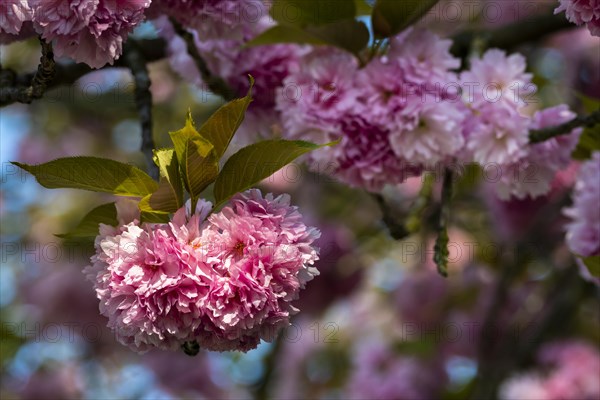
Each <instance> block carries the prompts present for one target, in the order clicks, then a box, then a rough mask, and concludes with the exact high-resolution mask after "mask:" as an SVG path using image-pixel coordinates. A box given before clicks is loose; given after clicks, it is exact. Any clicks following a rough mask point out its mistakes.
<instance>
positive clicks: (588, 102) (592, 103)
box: [576, 93, 600, 114]
mask: <svg viewBox="0 0 600 400" xmlns="http://www.w3.org/2000/svg"><path fill="white" fill-rule="evenodd" d="M576 96H577V98H579V100H580V101H581V104H583V109H584V110H585V112H586V113H588V114H589V113H592V112H594V111H596V110H599V109H600V99H596V98H594V97H590V96H586V95H585V94H583V93H576Z"/></svg>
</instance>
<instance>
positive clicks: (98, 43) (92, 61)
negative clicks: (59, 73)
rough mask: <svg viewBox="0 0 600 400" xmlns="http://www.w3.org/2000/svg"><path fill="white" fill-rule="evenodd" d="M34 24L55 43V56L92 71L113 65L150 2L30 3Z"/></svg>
mask: <svg viewBox="0 0 600 400" xmlns="http://www.w3.org/2000/svg"><path fill="white" fill-rule="evenodd" d="M32 2H33V3H32V4H33V9H34V23H35V26H36V29H37V30H38V31H39V32H40V34H41V35H42V37H43V38H44V39H46V40H48V41H53V42H54V45H55V46H54V51H55V53H56V55H57V56H66V57H70V58H72V59H74V60H75V61H77V62H84V63H86V64H88V65H89V66H91V67H93V68H100V67H103V66H104V65H105V64H112V63H113V62H114V60H116V59H118V58H119V56H120V55H121V53H122V52H123V43H124V42H125V40H126V39H127V36H128V35H129V34H130V33H131V32H132V31H133V29H134V28H135V27H136V26H137V25H139V24H140V23H141V22H142V21H143V19H144V10H145V9H146V8H147V7H148V6H149V5H150V0H135V1H124V0H68V1H62V0H49V1H42V0H32Z"/></svg>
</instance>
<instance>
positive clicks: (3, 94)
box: [0, 38, 56, 106]
mask: <svg viewBox="0 0 600 400" xmlns="http://www.w3.org/2000/svg"><path fill="white" fill-rule="evenodd" d="M40 44H41V46H42V56H41V57H40V64H39V66H38V69H37V71H36V73H35V74H34V75H33V76H31V78H30V79H28V80H27V83H20V82H18V77H17V75H16V74H15V73H14V72H12V71H10V70H2V71H0V74H1V75H2V78H0V81H1V83H2V89H1V90H0V106H5V105H7V104H11V103H15V102H18V103H25V104H29V103H31V102H32V101H33V100H36V99H39V98H41V97H42V96H43V95H44V92H45V91H46V88H47V87H48V84H49V83H50V82H52V80H53V78H54V75H55V66H56V63H55V62H54V53H53V51H52V43H46V42H45V41H44V40H43V39H42V38H40Z"/></svg>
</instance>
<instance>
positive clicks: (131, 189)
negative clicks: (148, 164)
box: [13, 157, 158, 197]
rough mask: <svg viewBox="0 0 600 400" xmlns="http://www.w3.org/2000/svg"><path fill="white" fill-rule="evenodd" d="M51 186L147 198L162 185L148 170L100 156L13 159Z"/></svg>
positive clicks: (41, 181) (44, 184)
mask: <svg viewBox="0 0 600 400" xmlns="http://www.w3.org/2000/svg"><path fill="white" fill-rule="evenodd" d="M13 164H14V165H16V166H18V167H20V168H22V169H24V170H25V171H27V172H29V173H30V174H32V175H33V176H35V178H36V179H37V181H38V182H39V183H40V185H42V186H44V187H46V188H49V189H56V188H73V189H84V190H91V191H94V192H105V193H112V194H116V195H118V196H136V197H137V196H139V197H143V196H146V195H148V194H150V193H152V192H154V191H155V190H156V189H157V188H158V184H157V183H156V182H155V181H154V180H153V179H152V178H150V177H149V176H148V175H147V174H146V173H145V172H144V171H142V170H140V169H139V168H137V167H134V166H133V165H129V164H124V163H121V162H118V161H114V160H109V159H106V158H97V157H68V158H59V159H57V160H53V161H50V162H47V163H44V164H39V165H27V164H21V163H18V162H13Z"/></svg>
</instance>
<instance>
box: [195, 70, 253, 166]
mask: <svg viewBox="0 0 600 400" xmlns="http://www.w3.org/2000/svg"><path fill="white" fill-rule="evenodd" d="M253 86H254V78H252V77H251V76H250V88H249V89H248V94H246V96H245V97H242V98H241V99H235V100H232V101H230V102H229V103H227V104H225V105H223V106H222V107H221V108H219V109H218V110H217V111H216V112H215V113H214V114H213V115H211V116H210V118H208V120H207V121H206V122H205V123H204V124H202V126H201V127H200V129H199V133H200V136H202V137H203V138H204V139H206V140H208V141H209V142H210V143H212V145H213V146H214V148H215V153H216V155H217V158H218V159H220V158H221V156H222V155H223V153H225V150H227V146H229V142H231V138H233V135H234V134H235V131H237V130H238V128H239V127H240V125H241V124H242V121H243V120H244V115H245V114H246V110H247V109H248V106H249V105H250V102H251V101H252V87H253Z"/></svg>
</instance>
